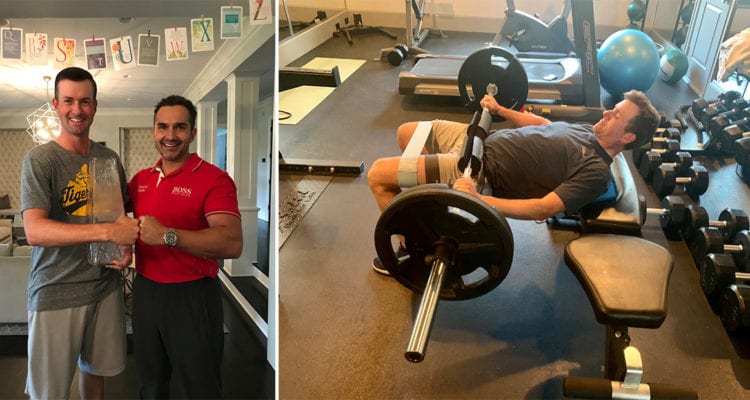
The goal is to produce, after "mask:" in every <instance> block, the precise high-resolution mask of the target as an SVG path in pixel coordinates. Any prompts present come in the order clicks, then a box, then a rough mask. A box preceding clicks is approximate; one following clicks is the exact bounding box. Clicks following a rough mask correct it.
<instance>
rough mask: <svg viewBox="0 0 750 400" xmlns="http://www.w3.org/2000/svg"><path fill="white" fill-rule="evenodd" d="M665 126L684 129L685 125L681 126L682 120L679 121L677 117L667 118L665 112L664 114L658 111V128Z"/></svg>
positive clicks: (664, 127) (665, 127)
mask: <svg viewBox="0 0 750 400" xmlns="http://www.w3.org/2000/svg"><path fill="white" fill-rule="evenodd" d="M667 128H675V129H677V130H679V131H682V130H685V127H684V126H682V122H680V120H679V119H677V118H672V119H667V114H665V113H664V112H663V111H662V112H659V129H667Z"/></svg>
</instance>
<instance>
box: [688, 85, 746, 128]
mask: <svg viewBox="0 0 750 400" xmlns="http://www.w3.org/2000/svg"><path fill="white" fill-rule="evenodd" d="M740 98H742V94H740V92H738V91H736V90H730V91H728V92H724V93H722V94H720V95H719V98H718V99H717V100H716V101H714V102H710V103H709V102H708V100H706V99H704V98H703V97H700V98H697V99H695V100H693V104H692V105H691V109H692V111H693V115H694V116H695V118H696V119H698V121H703V117H704V115H705V114H706V110H707V109H708V108H709V107H716V106H723V107H727V106H728V105H729V104H731V103H732V102H733V101H735V100H737V99H740Z"/></svg>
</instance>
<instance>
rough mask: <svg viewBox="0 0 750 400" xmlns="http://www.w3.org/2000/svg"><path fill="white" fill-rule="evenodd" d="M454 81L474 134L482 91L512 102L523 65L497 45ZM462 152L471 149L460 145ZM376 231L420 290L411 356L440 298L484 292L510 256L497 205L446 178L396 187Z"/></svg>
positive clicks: (383, 254)
mask: <svg viewBox="0 0 750 400" xmlns="http://www.w3.org/2000/svg"><path fill="white" fill-rule="evenodd" d="M501 59H502V60H501ZM458 81H459V91H460V93H461V96H462V98H463V100H464V102H465V104H466V106H467V107H468V108H469V109H470V110H472V111H474V117H473V119H472V123H471V124H470V125H469V128H468V131H467V133H468V135H467V136H469V137H471V136H475V135H476V136H477V137H479V138H480V139H484V136H486V133H487V132H489V124H490V123H491V118H490V116H489V112H488V111H487V110H482V108H481V105H480V100H481V98H482V97H484V95H485V94H487V93H491V92H493V91H495V90H496V91H497V93H495V94H494V95H493V97H495V100H497V102H498V103H499V104H501V105H503V106H505V107H508V108H514V109H516V110H518V109H520V108H521V107H523V105H524V103H525V101H526V96H527V93H528V80H527V78H526V72H525V71H524V70H523V66H522V65H521V63H520V62H519V61H518V59H516V57H515V56H514V55H513V54H511V53H509V52H507V51H506V50H503V49H501V48H499V47H488V48H484V49H481V50H478V51H477V52H475V53H473V54H471V55H470V56H469V57H468V58H467V59H466V61H465V62H464V63H463V64H462V66H461V69H460V71H459V74H458ZM469 90H470V91H471V94H470V93H469ZM482 133H484V134H482ZM472 142H473V141H472ZM472 145H473V144H472V143H470V142H469V141H467V142H465V144H464V146H472ZM462 154H464V155H465V154H471V152H470V151H469V150H468V149H464V151H463V153H462ZM462 158H464V161H463V162H462V163H463V165H461V168H465V169H464V176H466V175H467V173H469V174H470V172H471V170H472V169H475V168H477V166H476V165H472V164H474V162H473V160H471V157H468V158H467V157H462ZM480 160H481V158H480ZM475 170H476V171H478V169H475ZM374 239H375V251H376V252H377V255H378V258H379V259H380V261H381V262H382V263H383V266H384V267H385V268H386V269H387V270H388V272H389V273H390V275H391V276H392V277H393V278H394V279H395V280H396V281H398V282H399V283H400V284H402V285H403V286H405V287H407V288H409V289H410V290H412V291H414V292H417V293H422V299H421V301H420V305H419V309H418V311H417V316H416V320H415V323H414V327H413V330H412V334H411V337H410V339H409V343H408V345H407V350H406V353H405V357H406V359H407V360H409V361H412V362H420V361H422V360H423V359H424V354H425V351H426V348H427V342H428V340H429V336H430V333H431V329H432V322H433V320H434V316H435V312H436V309H437V305H438V301H439V300H467V299H471V298H475V297H478V296H481V295H484V294H486V293H488V292H490V291H491V290H493V289H494V288H496V287H497V286H498V285H500V283H501V282H502V281H503V280H504V279H505V277H506V276H507V274H508V271H509V270H510V266H511V264H512V262H513V247H514V243H513V233H512V232H511V229H510V226H509V225H508V222H507V220H506V219H505V216H504V215H503V214H502V212H500V211H499V210H496V209H495V208H493V207H491V206H490V205H488V204H487V203H485V202H484V201H482V200H481V199H479V198H476V197H474V196H472V195H470V194H467V193H464V192H461V191H458V190H454V189H451V188H450V187H449V186H448V185H445V184H436V183H433V184H425V185H419V186H416V187H413V188H410V189H407V190H404V191H403V192H401V193H399V194H398V195H396V196H395V197H394V198H393V199H392V200H391V202H390V203H389V204H388V206H387V207H386V208H385V209H384V210H383V213H382V214H381V215H380V218H379V219H378V222H377V224H376V226H375V233H374ZM401 241H403V245H404V247H405V248H406V251H407V253H408V255H407V256H402V257H398V256H397V255H396V252H395V251H394V250H393V248H394V245H396V244H398V243H399V242H401Z"/></svg>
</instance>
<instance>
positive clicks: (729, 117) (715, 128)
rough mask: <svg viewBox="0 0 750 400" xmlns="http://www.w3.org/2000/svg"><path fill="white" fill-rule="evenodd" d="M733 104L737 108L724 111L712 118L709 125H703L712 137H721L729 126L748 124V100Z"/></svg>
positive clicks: (740, 100) (749, 114)
mask: <svg viewBox="0 0 750 400" xmlns="http://www.w3.org/2000/svg"><path fill="white" fill-rule="evenodd" d="M733 104H734V107H737V108H732V109H730V110H729V111H724V112H722V113H720V114H718V115H716V116H715V117H713V118H711V120H710V121H709V122H708V125H703V128H704V130H706V131H708V132H709V133H710V134H711V135H712V136H717V137H719V136H721V135H722V133H723V131H724V129H726V128H727V127H728V126H730V125H732V124H743V123H746V122H747V117H748V116H750V107H748V104H747V100H745V99H739V100H735V102H734V103H733Z"/></svg>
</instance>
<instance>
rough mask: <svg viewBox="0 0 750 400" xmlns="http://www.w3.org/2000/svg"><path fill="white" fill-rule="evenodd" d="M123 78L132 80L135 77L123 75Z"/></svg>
mask: <svg viewBox="0 0 750 400" xmlns="http://www.w3.org/2000/svg"><path fill="white" fill-rule="evenodd" d="M122 77H123V78H125V79H130V78H132V77H133V75H130V74H125V75H123V76H122Z"/></svg>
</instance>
